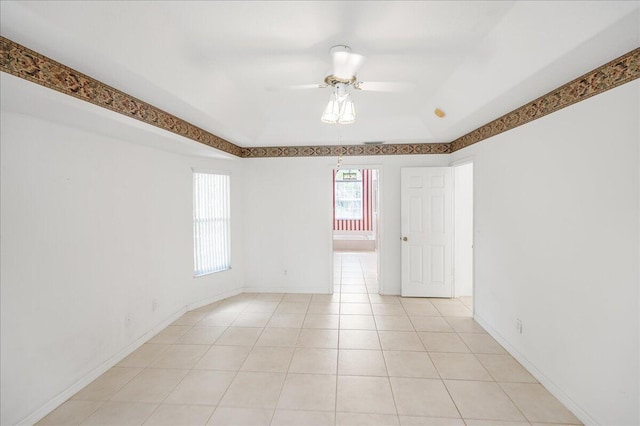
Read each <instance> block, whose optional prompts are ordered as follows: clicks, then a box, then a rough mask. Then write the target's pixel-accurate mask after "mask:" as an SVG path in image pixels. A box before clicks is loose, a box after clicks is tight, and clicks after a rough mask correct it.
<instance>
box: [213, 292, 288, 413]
mask: <svg viewBox="0 0 640 426" xmlns="http://www.w3.org/2000/svg"><path fill="white" fill-rule="evenodd" d="M283 299H284V295H283V296H282V297H281V298H280V300H279V301H278V305H276V307H275V309H274V310H273V312H272V313H271V315H270V316H269V320H267V324H268V323H269V321H270V320H271V318H272V317H273V315H274V314H275V312H276V310H277V309H278V306H280V303H282V300H283ZM254 300H256V296H253V297H252V301H254ZM245 309H246V307H245ZM243 311H244V309H243ZM236 318H237V317H236ZM234 321H235V319H234ZM232 324H233V322H232ZM229 328H231V325H229V326H228V327H227V330H228V329H229ZM265 329H266V325H265V327H262V331H261V332H260V334H259V335H258V337H257V338H256V340H255V342H254V343H253V345H252V346H251V349H250V350H249V352H248V353H247V356H246V358H245V359H244V361H243V362H242V365H244V363H245V362H246V361H247V359H248V358H249V356H250V355H251V352H252V351H253V348H255V346H256V343H258V340H260V336H262V333H264V330H265ZM225 332H226V330H225ZM223 335H224V333H223V334H221V335H220V336H219V337H218V339H220V337H222V336H223ZM218 339H216V342H217V341H218ZM211 346H215V342H214V344H213V345H211ZM242 365H240V366H239V367H238V370H236V371H235V374H234V376H233V379H231V381H230V382H229V385H228V386H227V388H226V389H225V390H224V392H223V393H222V395H221V396H220V399H219V400H218V403H217V404H216V406H215V408H214V409H213V411H212V412H211V415H210V416H209V417H208V418H207V423H205V424H208V423H209V422H210V421H211V418H212V417H213V416H214V415H215V414H216V411H218V408H220V402H222V400H223V399H224V397H225V395H226V394H227V392H228V391H229V388H231V385H233V382H234V381H235V380H236V378H237V377H238V374H240V370H241V369H242ZM223 408H224V407H223ZM274 412H275V410H274ZM272 415H273V414H272Z"/></svg>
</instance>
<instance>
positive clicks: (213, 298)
mask: <svg viewBox="0 0 640 426" xmlns="http://www.w3.org/2000/svg"><path fill="white" fill-rule="evenodd" d="M240 293H242V289H241V288H236V289H233V290H229V291H225V292H224V293H219V294H216V295H215V296H211V297H206V298H204V299H201V300H198V301H197V302H193V303H189V304H188V305H187V311H193V310H194V309H198V308H202V307H203V306H207V305H210V304H212V303H215V302H217V301H219V300H222V299H226V298H228V297H233V296H237V295H238V294H240Z"/></svg>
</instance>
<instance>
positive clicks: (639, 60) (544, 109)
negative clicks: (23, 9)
mask: <svg viewBox="0 0 640 426" xmlns="http://www.w3.org/2000/svg"><path fill="white" fill-rule="evenodd" d="M0 71H3V72H6V73H9V74H12V75H15V76H17V77H20V78H23V79H25V80H29V81H31V82H33V83H36V84H40V85H42V86H45V87H48V88H50V89H53V90H56V91H58V92H61V93H64V94H66V95H69V96H73V97H75V98H78V99H81V100H83V101H86V102H90V103H92V104H94V105H98V106H101V107H103V108H106V109H109V110H112V111H115V112H117V113H119V114H123V115H126V116H127V117H131V118H135V119H136V120H140V121H143V122H145V123H148V124H151V125H153V126H156V127H159V128H161V129H163V130H167V131H169V132H173V133H175V134H178V135H180V136H183V137H186V138H189V139H192V140H194V141H196V142H200V143H202V144H204V145H207V146H210V147H212V148H216V149H219V150H221V151H224V152H227V153H229V154H232V155H235V156H236V157H241V158H263V157H268V158H273V157H336V156H339V155H343V156H366V155H419V154H449V153H452V152H455V151H458V150H461V149H463V148H466V147H468V146H470V145H473V144H475V143H478V142H480V141H482V140H484V139H487V138H490V137H492V136H495V135H497V134H500V133H502V132H506V131H507V130H511V129H513V128H516V127H518V126H522V125H523V124H526V123H528V122H530V121H533V120H536V119H538V118H541V117H544V116H545V115H548V114H551V113H553V112H555V111H558V110H560V109H562V108H565V107H568V106H570V105H573V104H575V103H577V102H580V101H582V100H585V99H588V98H590V97H592V96H595V95H598V94H600V93H603V92H606V91H607V90H610V89H613V88H614V87H617V86H620V85H622V84H625V83H628V82H630V81H633V80H635V79H637V78H640V48H636V49H634V50H632V51H630V52H628V53H626V54H624V55H622V56H620V57H619V58H617V59H614V60H613V61H611V62H608V63H606V64H604V65H602V66H601V67H598V68H596V69H595V70H592V71H589V72H588V73H586V74H584V75H582V76H580V77H578V78H576V79H575V80H573V81H570V82H569V83H566V84H564V85H562V86H560V87H559V88H557V89H555V90H552V91H551V92H549V93H547V94H546V95H543V96H541V97H539V98H537V99H535V100H534V101H531V102H529V103H527V104H525V105H523V106H521V107H520V108H518V109H515V110H513V111H511V112H509V113H507V114H505V115H503V116H502V117H499V118H497V119H495V120H493V121H491V122H489V123H487V124H485V125H484V126H481V127H479V128H477V129H475V130H473V131H471V132H469V133H467V134H466V135H464V136H461V137H459V138H458V139H455V140H454V141H453V142H449V143H447V142H442V143H415V144H388V145H328V146H323V145H320V146H275V147H247V148H243V147H240V146H238V145H236V144H233V143H231V142H229V141H227V140H225V139H222V138H221V137H219V136H216V135H214V134H213V133H210V132H207V131H206V130H204V129H201V128H200V127H197V126H195V125H193V124H191V123H189V122H187V121H185V120H183V119H181V118H179V117H176V116H175V115H172V114H169V113H168V112H166V111H163V110H161V109H159V108H156V107H154V106H153V105H150V104H148V103H146V102H143V101H141V100H139V99H137V98H135V97H133V96H130V95H128V94H126V93H124V92H122V91H120V90H118V89H115V88H113V87H111V86H108V85H106V84H104V83H102V82H100V81H98V80H96V79H93V78H91V77H89V76H87V75H85V74H82V73H81V72H79V71H76V70H74V69H72V68H69V67H67V66H65V65H62V64H60V63H59V62H56V61H54V60H52V59H50V58H47V57H46V56H44V55H41V54H39V53H37V52H34V51H33V50H31V49H28V48H26V47H24V46H22V45H20V44H18V43H16V42H14V41H11V40H9V39H7V38H5V37H2V36H0Z"/></svg>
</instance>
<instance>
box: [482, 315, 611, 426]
mask: <svg viewBox="0 0 640 426" xmlns="http://www.w3.org/2000/svg"><path fill="white" fill-rule="evenodd" d="M473 318H474V319H475V320H476V322H477V323H478V324H480V325H481V326H482V327H483V328H484V329H485V330H486V331H487V333H489V334H490V335H491V337H493V338H494V339H496V341H497V342H498V343H500V344H501V345H502V346H503V347H504V348H505V349H506V350H507V352H509V353H510V354H511V355H512V356H513V357H514V358H515V359H516V360H518V362H519V363H520V364H522V365H523V366H524V368H526V369H527V371H529V373H531V375H533V377H535V378H536V380H538V381H539V382H540V384H541V385H542V386H544V387H545V388H546V389H547V390H548V391H549V392H551V394H552V395H553V396H555V397H556V398H557V399H558V401H560V402H561V403H563V404H564V406H565V407H567V408H568V409H569V410H571V412H572V413H573V414H574V415H575V416H576V417H577V418H578V419H579V420H580V421H581V422H582V423H584V424H585V425H597V424H599V423H598V422H596V420H595V419H594V418H593V417H591V415H590V414H589V413H587V412H586V411H585V410H584V409H583V408H582V407H581V406H580V405H578V404H577V403H576V402H575V401H574V400H573V399H571V398H570V397H569V395H567V394H566V393H565V392H564V391H563V390H562V389H561V388H560V387H559V386H557V385H556V384H555V383H554V382H553V381H551V380H550V379H549V378H548V377H547V376H545V375H544V373H543V372H542V371H540V369H538V368H537V367H536V366H535V365H534V364H533V363H531V361H529V360H528V359H527V358H526V357H525V356H524V355H523V354H522V353H521V352H519V351H518V350H516V348H514V347H513V345H511V344H510V343H509V342H508V341H507V339H505V338H504V337H503V336H502V335H501V334H500V333H498V332H497V331H496V329H494V328H493V327H492V326H490V325H489V323H488V322H487V321H485V320H484V319H483V318H482V317H481V316H479V315H478V314H476V313H474V315H473Z"/></svg>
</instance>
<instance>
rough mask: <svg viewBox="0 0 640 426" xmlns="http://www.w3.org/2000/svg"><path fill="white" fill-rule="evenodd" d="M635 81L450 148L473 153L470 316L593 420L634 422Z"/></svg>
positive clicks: (636, 417)
mask: <svg viewBox="0 0 640 426" xmlns="http://www.w3.org/2000/svg"><path fill="white" fill-rule="evenodd" d="M639 87H640V82H638V81H637V80H636V81H635V82H633V83H628V84H626V85H623V86H620V87H618V88H616V89H613V90H611V91H608V92H606V93H604V94H601V95H598V96H596V97H593V98H590V99H587V100H585V101H583V102H580V103H578V104H576V105H573V106H571V107H569V108H565V109H563V110H561V111H559V112H556V113H554V114H552V115H549V116H547V117H544V118H542V119H539V120H536V121H534V122H532V123H529V124H526V125H525V126H522V127H519V128H516V129H514V130H511V131H508V132H506V133H503V134H500V135H498V136H495V137H493V138H491V139H489V140H486V141H483V142H481V143H479V144H477V145H474V146H472V147H469V148H467V149H464V150H462V151H459V152H457V153H455V154H454V160H455V159H459V158H465V157H469V156H472V157H473V161H474V172H475V173H474V175H475V180H474V186H475V241H474V244H475V280H474V285H475V307H476V312H475V314H476V317H477V319H478V320H479V321H481V322H482V323H483V324H485V325H486V326H487V327H489V329H490V330H491V332H492V333H493V334H494V335H495V336H497V337H498V338H499V339H500V340H501V341H502V342H503V343H505V344H506V345H507V346H508V347H509V348H510V349H511V350H512V351H513V353H514V354H516V355H517V356H518V357H519V358H520V359H521V360H523V362H525V364H526V365H527V366H528V367H530V368H532V369H533V371H534V372H535V374H536V375H537V376H538V378H539V379H540V380H542V381H543V383H544V384H545V385H546V386H547V387H548V388H549V389H550V390H552V391H553V392H554V393H555V394H556V396H559V397H560V398H561V400H562V401H563V402H564V403H565V404H566V405H568V406H569V407H570V408H572V409H573V410H574V411H575V413H576V414H577V415H578V416H579V417H580V418H581V420H583V421H584V422H587V423H595V424H602V425H605V424H606V425H613V424H615V425H623V424H638V423H639V422H640V418H639V407H638V404H639V399H640V398H639V395H638V377H639V375H638V373H639V372H638V363H639V359H640V357H639V352H638V328H639V324H638V300H639V297H638V288H639V286H638V283H639V276H638V255H639V253H638V251H639V250H638V245H639V241H638V235H639V234H638V232H639V223H638V218H639V216H640V211H639V208H638V192H639V179H638V173H639V172H638V169H639V161H638V158H639V155H638V145H639V140H640V135H639V131H638V120H639V116H640V111H639V108H638V98H639ZM516 318H519V319H521V320H522V324H523V333H522V334H521V335H520V334H517V333H516V328H515V322H516Z"/></svg>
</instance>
